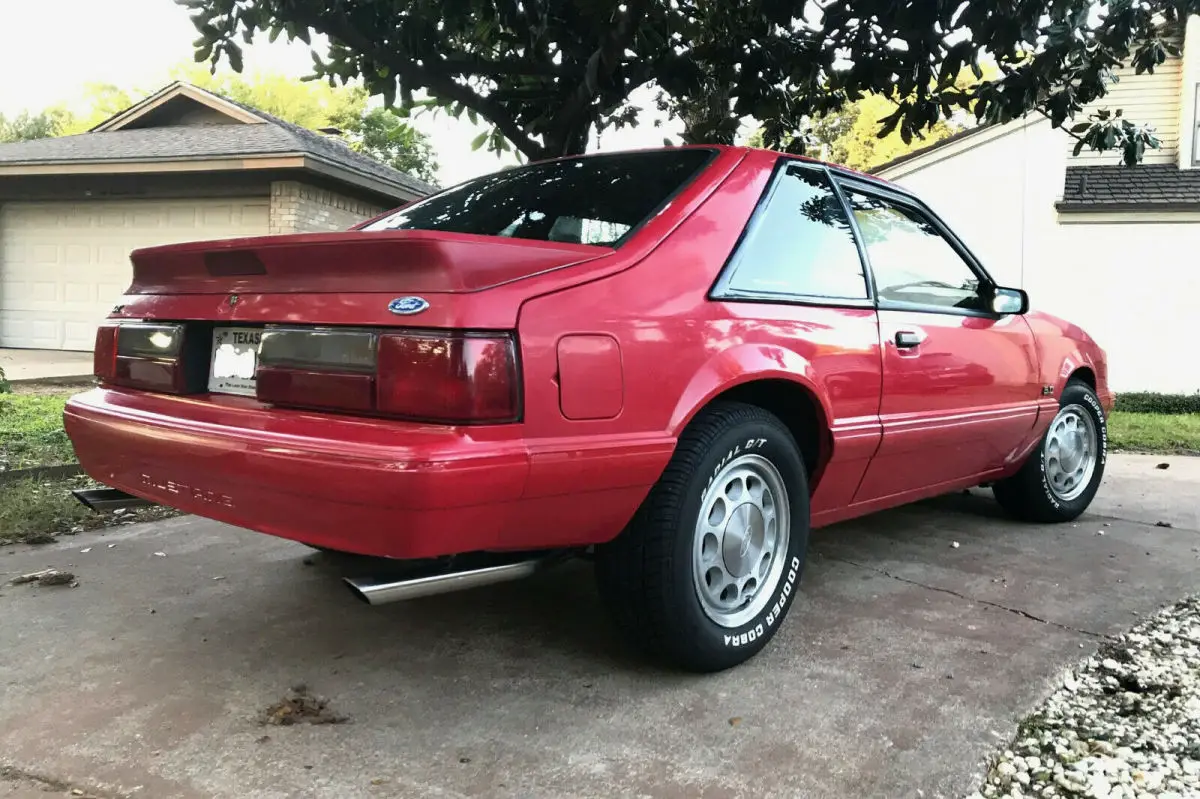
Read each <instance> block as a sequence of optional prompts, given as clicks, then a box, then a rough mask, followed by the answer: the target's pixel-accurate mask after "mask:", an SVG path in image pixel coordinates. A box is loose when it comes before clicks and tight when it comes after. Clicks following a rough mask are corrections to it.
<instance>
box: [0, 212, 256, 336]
mask: <svg viewBox="0 0 1200 799" xmlns="http://www.w3.org/2000/svg"><path fill="white" fill-rule="evenodd" d="M268 205H269V198H267V197H253V198H239V199H219V200H119V201H118V200H102V201H96V202H80V203H65V202H58V203H7V204H4V205H0V347H31V348H37V349H61V350H90V349H91V348H92V344H93V340H94V338H95V332H96V325H97V324H98V323H99V322H100V320H102V319H104V317H106V316H107V315H108V314H109V312H110V311H111V310H112V307H113V305H114V304H115V303H116V300H117V299H118V298H119V297H120V296H121V295H122V294H123V293H124V292H125V289H126V288H128V287H129V282H130V280H131V279H132V272H131V267H130V264H129V252H130V251H131V250H134V249H136V248H138V247H146V246H150V245H155V244H170V243H174V242H180V241H197V240H202V239H219V238H229V237H233V236H253V235H261V234H265V233H267V232H268V222H267V217H268V213H267V212H268Z"/></svg>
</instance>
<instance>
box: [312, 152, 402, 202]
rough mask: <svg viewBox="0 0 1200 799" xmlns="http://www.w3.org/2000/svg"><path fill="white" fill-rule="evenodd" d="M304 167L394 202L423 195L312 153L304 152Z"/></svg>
mask: <svg viewBox="0 0 1200 799" xmlns="http://www.w3.org/2000/svg"><path fill="white" fill-rule="evenodd" d="M304 168H305V169H307V170H308V171H310V172H314V173H316V174H318V175H322V176H324V177H327V178H332V179H334V180H337V181H340V182H342V183H347V184H350V185H352V186H355V187H357V188H359V189H364V190H366V191H369V192H372V193H374V194H377V195H379V196H380V197H386V198H387V199H389V200H393V201H395V202H396V203H405V202H410V201H411V200H416V199H420V198H421V197H424V196H425V195H424V194H422V193H421V192H420V191H418V190H417V189H416V188H414V187H411V186H404V185H401V184H400V183H389V182H388V181H386V180H382V179H381V178H378V177H375V176H374V175H370V174H368V173H366V172H362V171H359V170H357V169H354V168H353V167H351V166H349V165H347V164H343V163H338V162H335V161H331V160H329V159H326V158H322V157H320V156H317V155H313V154H312V153H306V154H305V156H304Z"/></svg>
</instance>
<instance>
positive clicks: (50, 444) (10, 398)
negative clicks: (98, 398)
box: [0, 387, 175, 544]
mask: <svg viewBox="0 0 1200 799" xmlns="http://www.w3.org/2000/svg"><path fill="white" fill-rule="evenodd" d="M80 390H81V389H80V388H79V387H75V388H63V389H58V388H54V389H39V390H36V391H30V392H24V393H17V394H0V472H3V471H8V470H11V469H29V468H33V467H35V466H57V465H59V464H68V463H74V462H75V451H74V450H73V449H72V448H71V442H70V441H69V440H68V439H67V435H66V433H64V432H63V429H62V411H63V405H64V404H65V403H66V401H67V398H68V397H70V396H71V395H72V394H75V393H78V392H79V391H80ZM93 487H96V484H95V483H94V482H92V481H91V480H89V479H88V478H87V477H85V476H80V477H73V478H70V479H67V480H18V481H17V482H15V483H3V484H0V544H11V543H15V542H25V543H30V544H37V543H50V542H51V541H53V540H54V536H55V535H58V534H63V533H78V532H81V531H83V530H94V529H96V528H99V527H110V526H112V525H114V524H122V523H130V524H132V523H133V522H135V521H150V520H152V519H161V518H165V517H167V516H172V515H174V514H175V511H174V510H172V509H170V508H163V507H154V506H152V507H147V508H135V509H133V510H131V511H127V512H125V513H120V514H115V513H96V512H94V511H91V510H88V509H87V508H85V507H84V506H83V505H81V504H80V503H79V502H78V501H77V500H76V499H75V498H74V497H73V496H71V494H70V492H71V489H75V488H93Z"/></svg>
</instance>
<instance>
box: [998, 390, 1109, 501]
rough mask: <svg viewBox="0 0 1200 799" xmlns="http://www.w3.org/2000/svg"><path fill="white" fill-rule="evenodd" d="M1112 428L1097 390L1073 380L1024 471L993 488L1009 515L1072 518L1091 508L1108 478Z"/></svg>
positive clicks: (1022, 469)
mask: <svg viewBox="0 0 1200 799" xmlns="http://www.w3.org/2000/svg"><path fill="white" fill-rule="evenodd" d="M1107 459H1108V427H1107V426H1106V423H1105V419H1104V410H1103V408H1101V407H1100V400H1099V398H1097V397H1096V392H1095V391H1093V390H1092V387H1091V386H1089V385H1088V384H1087V383H1084V382H1081V381H1079V380H1071V381H1070V382H1068V383H1067V386H1066V388H1064V389H1063V393H1062V397H1061V398H1060V399H1059V411H1058V414H1057V415H1056V416H1055V417H1054V420H1053V421H1051V423H1050V426H1049V427H1048V428H1047V429H1046V433H1045V435H1043V436H1042V440H1041V443H1039V444H1038V447H1037V449H1035V450H1034V451H1033V452H1032V453H1030V455H1029V458H1028V460H1026V461H1025V464H1024V465H1023V466H1022V467H1021V470H1020V471H1019V472H1017V473H1016V474H1015V475H1013V476H1012V477H1009V478H1007V479H1005V480H1001V481H999V482H997V483H996V484H995V485H994V486H992V493H993V494H995V495H996V501H997V502H999V503H1000V506H1001V507H1002V508H1004V510H1005V511H1006V512H1007V513H1008V514H1009V515H1011V516H1013V517H1014V518H1017V519H1021V520H1022V521H1029V522H1069V521H1071V520H1072V519H1075V518H1076V517H1078V516H1079V515H1080V514H1081V513H1083V512H1084V511H1085V510H1087V508H1088V506H1089V505H1091V504H1092V499H1093V498H1094V497H1095V496H1096V491H1097V490H1098V489H1099V488H1100V482H1101V480H1103V479H1104V464H1105V462H1106V460H1107Z"/></svg>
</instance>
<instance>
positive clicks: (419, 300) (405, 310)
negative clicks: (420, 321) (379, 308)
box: [388, 297, 429, 316]
mask: <svg viewBox="0 0 1200 799" xmlns="http://www.w3.org/2000/svg"><path fill="white" fill-rule="evenodd" d="M428 307H429V301H428V300H426V299H425V298H424V297H397V298H396V299H394V300H392V301H391V302H389V303H388V310H389V311H391V312H392V313H394V314H399V315H400V316H409V315H411V314H415V313H420V312H421V311H423V310H425V309H426V308H428Z"/></svg>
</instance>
